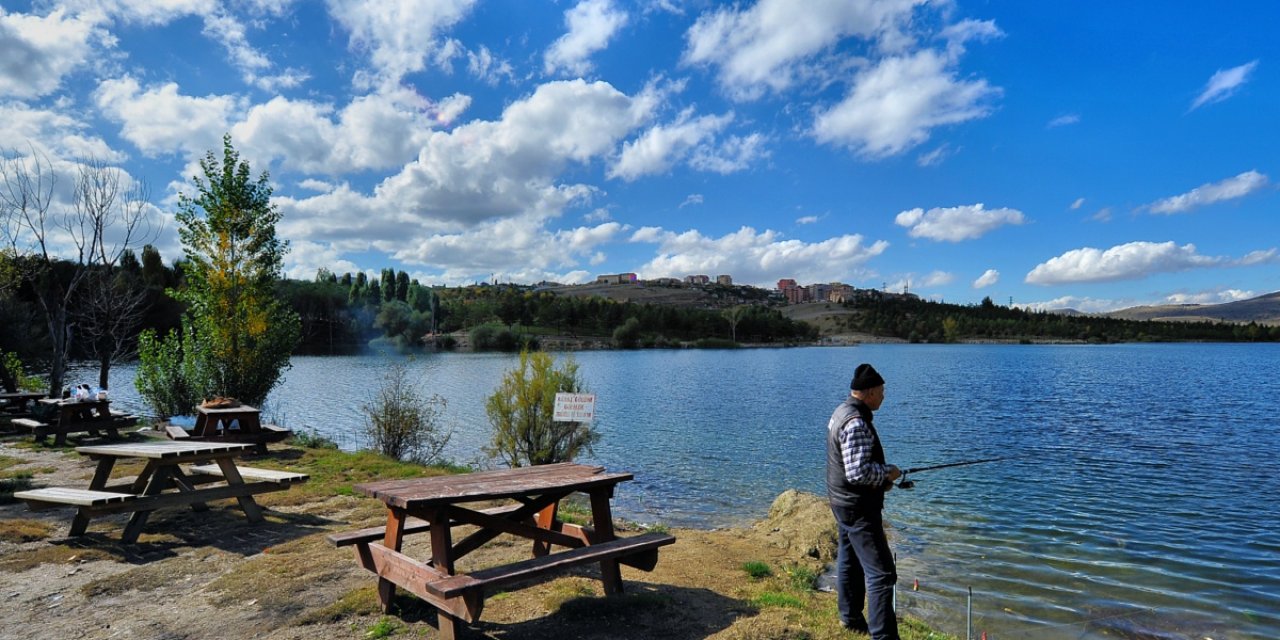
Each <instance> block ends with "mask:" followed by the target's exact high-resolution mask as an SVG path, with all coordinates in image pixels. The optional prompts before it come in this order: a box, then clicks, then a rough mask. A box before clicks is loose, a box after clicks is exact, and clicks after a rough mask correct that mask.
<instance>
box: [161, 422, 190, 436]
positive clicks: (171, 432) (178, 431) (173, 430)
mask: <svg viewBox="0 0 1280 640" xmlns="http://www.w3.org/2000/svg"><path fill="white" fill-rule="evenodd" d="M164 432H165V434H166V435H168V436H169V439H170V440H185V439H187V438H190V437H191V434H189V433H187V430H186V429H183V428H182V427H179V426H175V425H171V424H170V425H165V428H164Z"/></svg>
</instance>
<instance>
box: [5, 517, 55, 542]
mask: <svg viewBox="0 0 1280 640" xmlns="http://www.w3.org/2000/svg"><path fill="white" fill-rule="evenodd" d="M53 530H54V526H53V525H52V524H50V523H48V522H45V521H43V520H28V519H25V518H19V519H14V520H0V540H2V541H4V542H16V543H22V542H35V541H36V540H44V539H45V538H48V537H49V536H50V535H51V534H52V533H53Z"/></svg>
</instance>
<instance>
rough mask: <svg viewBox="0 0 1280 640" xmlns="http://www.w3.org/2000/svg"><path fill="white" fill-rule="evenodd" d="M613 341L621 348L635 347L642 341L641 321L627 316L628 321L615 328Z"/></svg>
mask: <svg viewBox="0 0 1280 640" xmlns="http://www.w3.org/2000/svg"><path fill="white" fill-rule="evenodd" d="M613 342H614V344H615V345H617V346H618V348H619V349H635V348H636V346H637V344H639V342H640V321H639V320H637V319H635V318H627V321H626V322H624V323H622V325H621V326H619V327H618V328H617V329H614V330H613Z"/></svg>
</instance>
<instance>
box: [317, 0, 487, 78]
mask: <svg viewBox="0 0 1280 640" xmlns="http://www.w3.org/2000/svg"><path fill="white" fill-rule="evenodd" d="M474 4H475V0H386V1H384V2H364V1H363V0H328V2H327V5H328V8H329V14H330V15H331V16H333V18H334V19H335V20H337V21H338V23H339V24H341V25H342V26H343V27H345V28H346V29H347V31H348V32H350V34H351V35H350V43H349V47H350V48H351V49H352V50H354V51H363V52H368V54H369V59H370V61H371V62H372V63H373V75H374V76H375V79H377V80H382V81H385V82H390V83H393V84H394V83H396V82H398V81H399V80H400V78H402V77H404V76H405V75H406V74H409V73H414V72H417V71H422V70H423V69H426V67H427V63H428V62H434V63H436V65H437V66H440V67H441V68H447V66H448V64H449V60H450V58H451V56H452V55H454V54H456V53H458V52H459V51H458V46H457V43H456V42H454V41H451V40H449V39H447V38H442V37H441V35H440V34H441V33H442V32H443V31H445V30H446V29H448V28H450V27H452V26H453V25H455V24H457V23H458V22H459V21H461V20H462V19H463V18H464V17H466V15H467V13H469V12H470V11H471V7H472V5H474Z"/></svg>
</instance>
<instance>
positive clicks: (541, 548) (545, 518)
mask: <svg viewBox="0 0 1280 640" xmlns="http://www.w3.org/2000/svg"><path fill="white" fill-rule="evenodd" d="M559 507H560V501H559V500H557V501H555V502H552V503H551V504H549V505H547V506H546V508H544V509H543V510H542V511H539V512H538V513H537V515H535V516H534V522H535V523H536V524H537V525H538V527H539V528H541V529H550V528H551V527H552V525H553V524H554V523H555V521H556V511H558V510H559ZM548 553H551V543H549V542H543V541H541V540H534V541H533V557H535V558H539V557H542V556H545V555H547V554H548Z"/></svg>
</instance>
